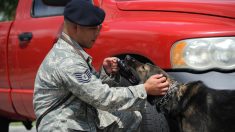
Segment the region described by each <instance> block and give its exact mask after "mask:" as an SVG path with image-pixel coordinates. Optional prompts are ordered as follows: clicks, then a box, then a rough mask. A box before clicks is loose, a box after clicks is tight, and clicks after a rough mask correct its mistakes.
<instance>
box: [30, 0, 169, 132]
mask: <svg viewBox="0 0 235 132" xmlns="http://www.w3.org/2000/svg"><path fill="white" fill-rule="evenodd" d="M104 17H105V13H104V11H103V10H102V9H100V8H98V7H95V6H93V5H92V4H91V3H90V2H89V1H86V0H72V1H70V2H69V3H68V4H67V5H66V7H65V11H64V28H63V32H62V35H61V37H60V38H59V39H58V41H57V43H56V44H55V45H54V46H53V48H52V49H51V51H50V52H49V53H48V55H47V56H46V58H45V59H44V61H43V62H42V64H41V66H40V68H39V70H38V73H37V76H36V80H35V90H34V100H33V101H34V110H35V114H36V117H37V124H38V131H40V132H44V131H62V132H70V131H93V132H95V131H138V130H139V124H140V121H141V115H140V113H139V112H138V111H137V110H141V109H143V108H144V107H145V106H146V102H147V101H146V97H147V94H149V95H164V94H165V93H166V91H167V90H168V85H169V83H168V82H167V81H166V78H165V77H162V75H154V76H152V77H150V78H149V79H148V80H147V81H146V82H145V83H144V84H140V85H137V86H130V87H111V86H117V85H118V82H119V81H120V78H119V77H118V76H115V74H116V73H117V72H118V66H117V58H115V57H109V58H106V59H104V62H103V70H101V73H100V74H97V73H96V71H95V70H94V68H93V67H92V65H91V61H92V58H91V56H89V55H88V54H87V53H86V52H85V51H84V50H83V48H88V49H89V48H91V47H92V46H93V44H94V42H95V40H96V38H97V37H98V35H99V32H100V29H101V23H102V22H103V20H104ZM111 74H112V75H113V74H114V77H110V75H111ZM58 102H59V103H58ZM55 104H59V105H55Z"/></svg>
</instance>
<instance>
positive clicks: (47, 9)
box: [32, 0, 64, 17]
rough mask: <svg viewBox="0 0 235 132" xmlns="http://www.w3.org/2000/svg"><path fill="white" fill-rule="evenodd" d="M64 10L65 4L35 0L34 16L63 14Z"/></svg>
mask: <svg viewBox="0 0 235 132" xmlns="http://www.w3.org/2000/svg"><path fill="white" fill-rule="evenodd" d="M63 12H64V7H63V6H49V5H46V4H44V3H43V2H42V0H34V2H33V7H32V17H48V16H58V15H62V14H63Z"/></svg>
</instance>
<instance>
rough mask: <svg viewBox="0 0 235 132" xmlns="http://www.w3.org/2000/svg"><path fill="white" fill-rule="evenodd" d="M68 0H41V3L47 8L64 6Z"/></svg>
mask: <svg viewBox="0 0 235 132" xmlns="http://www.w3.org/2000/svg"><path fill="white" fill-rule="evenodd" d="M69 1H70V0H42V2H43V3H44V4H46V5H49V6H65V5H66V4H67V3H68V2H69Z"/></svg>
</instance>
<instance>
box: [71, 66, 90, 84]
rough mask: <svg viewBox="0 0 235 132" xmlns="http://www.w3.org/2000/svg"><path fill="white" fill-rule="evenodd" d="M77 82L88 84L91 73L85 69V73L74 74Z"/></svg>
mask: <svg viewBox="0 0 235 132" xmlns="http://www.w3.org/2000/svg"><path fill="white" fill-rule="evenodd" d="M74 75H75V77H76V78H77V80H78V81H79V82H81V83H88V82H90V80H91V72H90V71H89V70H88V69H87V70H86V71H85V72H83V73H80V72H77V73H74Z"/></svg>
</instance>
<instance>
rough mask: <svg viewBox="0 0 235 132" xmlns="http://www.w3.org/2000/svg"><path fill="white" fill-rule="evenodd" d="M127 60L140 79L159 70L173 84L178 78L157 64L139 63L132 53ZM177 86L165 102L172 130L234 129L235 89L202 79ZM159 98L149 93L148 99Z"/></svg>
mask: <svg viewBox="0 0 235 132" xmlns="http://www.w3.org/2000/svg"><path fill="white" fill-rule="evenodd" d="M125 62H126V63H127V65H128V66H129V67H130V68H131V69H132V70H133V71H135V72H136V73H135V74H136V75H137V76H138V77H139V78H140V80H141V81H142V82H141V83H143V82H145V81H146V79H148V78H149V77H150V76H151V75H154V74H156V73H162V74H163V75H164V76H166V77H167V78H168V80H169V81H170V83H171V84H172V83H174V82H175V80H174V79H173V78H171V77H170V76H169V75H168V74H167V73H166V72H164V71H163V70H162V69H161V68H159V67H157V66H153V65H151V64H143V63H140V62H139V61H137V60H135V59H134V58H131V57H130V56H129V57H126V59H125ZM234 80H235V79H234ZM177 87H178V89H177V90H176V91H175V92H174V93H173V94H171V98H170V99H169V101H168V102H167V104H165V105H164V106H162V107H163V108H162V109H163V110H164V112H165V115H166V117H167V119H168V123H169V126H170V130H171V131H172V132H235V90H215V89H211V88H208V87H207V86H206V85H204V84H203V82H201V81H196V82H191V83H187V84H182V83H179V84H178V85H177ZM234 87H235V86H234ZM160 98H161V97H159V96H155V97H153V96H149V97H148V100H149V101H150V102H151V101H152V100H154V99H160ZM156 107H157V106H156Z"/></svg>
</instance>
